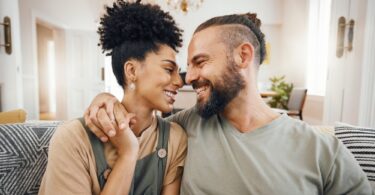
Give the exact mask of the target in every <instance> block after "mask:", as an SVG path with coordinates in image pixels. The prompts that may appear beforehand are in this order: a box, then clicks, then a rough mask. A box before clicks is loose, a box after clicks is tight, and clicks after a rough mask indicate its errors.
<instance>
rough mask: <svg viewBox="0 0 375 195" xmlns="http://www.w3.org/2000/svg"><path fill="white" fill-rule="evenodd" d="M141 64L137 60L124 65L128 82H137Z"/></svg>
mask: <svg viewBox="0 0 375 195" xmlns="http://www.w3.org/2000/svg"><path fill="white" fill-rule="evenodd" d="M138 68H139V63H138V62H137V61H135V60H128V61H126V62H125V64H124V74H125V78H126V79H127V80H130V81H132V82H135V81H136V80H137V69H138Z"/></svg>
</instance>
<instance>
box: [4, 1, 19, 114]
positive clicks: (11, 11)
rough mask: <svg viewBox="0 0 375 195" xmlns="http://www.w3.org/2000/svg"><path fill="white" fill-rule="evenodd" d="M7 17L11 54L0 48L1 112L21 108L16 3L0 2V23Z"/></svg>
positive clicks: (17, 12)
mask: <svg viewBox="0 0 375 195" xmlns="http://www.w3.org/2000/svg"><path fill="white" fill-rule="evenodd" d="M5 16H9V17H10V19H11V31H12V33H11V36H12V54H11V55H8V54H6V53H5V48H4V47H0V84H1V85H2V87H1V88H2V92H1V93H0V94H1V95H2V97H1V98H0V99H1V100H2V110H4V111H7V110H12V109H16V108H21V107H22V81H21V72H22V60H21V42H20V27H19V26H20V24H19V10H18V1H11V0H0V22H1V23H2V22H3V18H4V17H5ZM0 44H4V30H3V26H0Z"/></svg>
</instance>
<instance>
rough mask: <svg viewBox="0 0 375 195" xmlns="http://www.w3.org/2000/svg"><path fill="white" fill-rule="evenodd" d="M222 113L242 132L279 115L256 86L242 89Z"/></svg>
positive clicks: (268, 121) (266, 122) (264, 123)
mask: <svg viewBox="0 0 375 195" xmlns="http://www.w3.org/2000/svg"><path fill="white" fill-rule="evenodd" d="M222 115H223V116H224V117H225V118H226V119H227V120H228V121H229V122H230V123H231V124H232V125H233V126H234V127H235V128H236V129H237V130H238V131H240V132H242V133H246V132H249V131H252V130H254V129H257V128H259V127H262V126H264V125H266V124H268V123H270V122H271V121H272V120H274V119H276V118H277V117H278V116H279V114H277V113H276V112H274V111H272V109H271V108H270V107H268V106H267V105H266V103H265V102H264V100H263V99H262V98H261V97H260V95H259V92H258V90H257V89H256V88H255V87H253V88H252V89H244V90H242V91H241V92H240V93H239V95H238V96H237V97H236V98H234V99H233V100H232V101H231V102H230V103H229V104H228V105H227V106H226V108H225V109H224V111H223V112H222Z"/></svg>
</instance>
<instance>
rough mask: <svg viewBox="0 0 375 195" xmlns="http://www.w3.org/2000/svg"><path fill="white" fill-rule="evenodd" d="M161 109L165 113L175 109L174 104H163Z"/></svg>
mask: <svg viewBox="0 0 375 195" xmlns="http://www.w3.org/2000/svg"><path fill="white" fill-rule="evenodd" d="M159 110H160V111H161V112H163V113H170V112H172V110H173V104H167V105H163V106H162V107H161V108H160V109H159Z"/></svg>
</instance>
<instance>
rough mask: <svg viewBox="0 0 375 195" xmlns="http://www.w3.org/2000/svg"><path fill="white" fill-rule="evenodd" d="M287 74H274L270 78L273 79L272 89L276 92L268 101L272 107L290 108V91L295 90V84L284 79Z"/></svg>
mask: <svg viewBox="0 0 375 195" xmlns="http://www.w3.org/2000/svg"><path fill="white" fill-rule="evenodd" d="M284 79H285V76H280V77H278V76H274V77H271V78H270V79H269V80H270V81H271V83H272V85H271V91H274V92H276V95H274V96H272V97H271V99H270V100H269V101H268V102H267V103H268V105H270V106H271V107H272V108H281V109H288V100H289V96H290V92H292V90H293V84H292V83H287V82H286V81H284Z"/></svg>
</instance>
